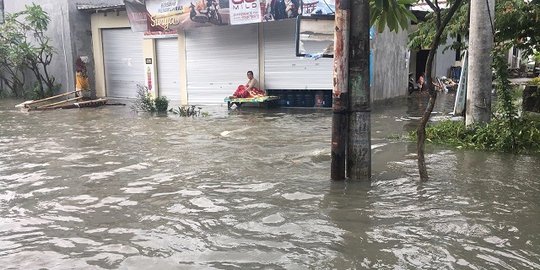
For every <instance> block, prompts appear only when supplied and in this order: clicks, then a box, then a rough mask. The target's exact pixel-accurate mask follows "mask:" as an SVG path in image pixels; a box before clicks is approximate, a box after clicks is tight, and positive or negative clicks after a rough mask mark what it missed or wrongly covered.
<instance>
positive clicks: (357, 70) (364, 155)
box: [347, 0, 371, 180]
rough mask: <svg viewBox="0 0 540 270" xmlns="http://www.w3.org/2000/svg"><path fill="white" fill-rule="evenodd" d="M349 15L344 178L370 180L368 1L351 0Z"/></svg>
mask: <svg viewBox="0 0 540 270" xmlns="http://www.w3.org/2000/svg"><path fill="white" fill-rule="evenodd" d="M350 14H351V24H350V25H351V29H350V32H351V33H350V41H349V46H350V47H349V97H350V100H349V112H350V115H349V132H348V134H349V136H348V142H347V176H348V177H349V178H350V179H351V180H370V179H371V99H370V89H369V0H354V1H351V9H350Z"/></svg>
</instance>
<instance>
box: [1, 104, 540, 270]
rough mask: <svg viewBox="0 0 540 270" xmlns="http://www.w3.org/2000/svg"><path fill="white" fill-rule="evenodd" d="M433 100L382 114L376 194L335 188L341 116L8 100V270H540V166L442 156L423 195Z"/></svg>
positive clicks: (391, 107)
mask: <svg viewBox="0 0 540 270" xmlns="http://www.w3.org/2000/svg"><path fill="white" fill-rule="evenodd" d="M452 98H453V97H452V96H450V95H443V96H442V97H441V98H440V102H439V105H438V107H436V110H437V111H438V112H439V114H438V115H445V114H446V113H447V112H449V111H450V110H449V109H448V106H447V105H449V104H451V103H452V100H453V99H452ZM424 100H425V98H424V97H420V96H417V95H415V96H413V97H411V98H409V99H403V100H398V101H395V102H393V103H390V104H386V105H380V106H376V109H375V110H374V111H373V114H372V148H373V151H372V156H373V177H372V181H371V183H366V182H363V183H362V182H332V181H330V179H329V175H330V173H329V167H330V136H331V111H330V110H285V109H283V110H272V111H264V110H249V109H244V110H241V111H228V110H227V108H226V106H215V107H210V106H208V107H203V111H206V112H209V113H210V116H209V117H205V118H181V117H177V116H175V115H171V114H169V115H168V116H165V117H163V116H161V117H158V116H150V115H147V114H135V113H133V112H131V111H130V109H129V107H128V106H126V107H121V106H105V107H101V108H87V109H80V110H57V111H44V112H30V113H25V112H20V111H18V110H16V109H15V108H14V105H15V104H16V103H17V102H16V101H9V100H0V154H1V155H0V265H1V267H0V268H7V269H539V268H540V166H539V164H540V157H538V156H522V155H511V154H498V153H486V152H479V151H469V150H468V151H465V150H456V149H448V148H444V147H439V146H437V147H435V146H430V145H428V147H427V149H426V150H427V153H429V155H428V156H427V160H428V161H429V167H428V168H429V173H430V176H431V180H430V181H428V182H425V183H420V182H419V181H418V173H417V169H416V160H415V154H414V153H415V151H416V148H415V144H414V143H410V142H407V141H403V140H395V139H390V138H393V137H395V135H400V134H401V135H402V134H405V133H406V131H407V130H410V129H411V128H414V125H415V119H416V116H418V115H419V114H420V113H421V111H422V109H423V106H421V104H423V101H424Z"/></svg>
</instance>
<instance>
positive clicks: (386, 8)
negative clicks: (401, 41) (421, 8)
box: [369, 0, 418, 32]
mask: <svg viewBox="0 0 540 270" xmlns="http://www.w3.org/2000/svg"><path fill="white" fill-rule="evenodd" d="M416 2H418V0H370V1H369V8H370V13H371V18H370V24H371V25H374V26H376V27H377V31H378V32H382V31H384V28H385V27H388V28H389V29H390V31H395V32H397V31H399V30H400V29H407V28H408V27H409V21H415V22H416V17H415V16H414V14H413V13H412V12H411V11H410V10H409V6H410V5H412V4H414V3H416Z"/></svg>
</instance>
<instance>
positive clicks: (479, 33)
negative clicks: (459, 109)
mask: <svg viewBox="0 0 540 270" xmlns="http://www.w3.org/2000/svg"><path fill="white" fill-rule="evenodd" d="M470 5H471V18H470V28H469V76H468V77H467V107H466V116H465V117H466V118H465V119H466V120H465V124H466V125H467V126H470V125H473V124H479V123H487V122H489V121H490V120H491V84H492V74H491V63H492V56H491V51H492V49H493V28H492V26H493V23H494V17H493V16H494V14H495V0H485V1H471V3H470Z"/></svg>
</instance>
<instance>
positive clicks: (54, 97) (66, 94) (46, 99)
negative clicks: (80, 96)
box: [23, 90, 81, 107]
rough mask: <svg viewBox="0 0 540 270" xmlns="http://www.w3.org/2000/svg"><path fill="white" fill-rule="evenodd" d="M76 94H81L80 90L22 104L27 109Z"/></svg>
mask: <svg viewBox="0 0 540 270" xmlns="http://www.w3.org/2000/svg"><path fill="white" fill-rule="evenodd" d="M77 92H81V90H75V91H71V92H66V93H62V94H59V95H56V96H52V97H48V98H44V99H38V100H32V101H30V102H25V103H23V104H24V105H25V107H28V106H30V105H33V104H37V103H41V102H44V101H49V100H52V99H56V98H59V97H65V96H69V95H71V94H75V93H77Z"/></svg>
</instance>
